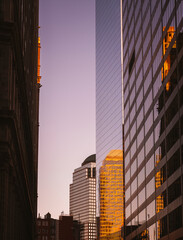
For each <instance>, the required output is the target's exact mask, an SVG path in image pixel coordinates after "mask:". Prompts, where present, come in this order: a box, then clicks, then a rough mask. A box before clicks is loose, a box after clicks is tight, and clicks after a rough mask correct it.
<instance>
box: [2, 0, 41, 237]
mask: <svg viewBox="0 0 183 240" xmlns="http://www.w3.org/2000/svg"><path fill="white" fill-rule="evenodd" d="M38 7H39V4H38V0H30V1H13V0H8V1H7V0H1V2H0V239H1V240H7V239H14V240H24V239H26V240H33V239H35V233H36V232H35V226H36V215H37V165H38V115H39V87H40V83H39V82H37V65H38V59H37V58H38Z"/></svg>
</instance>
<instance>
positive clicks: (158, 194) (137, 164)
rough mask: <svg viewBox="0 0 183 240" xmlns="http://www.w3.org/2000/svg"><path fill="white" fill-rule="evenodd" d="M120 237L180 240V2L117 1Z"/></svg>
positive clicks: (182, 55) (182, 7)
mask: <svg viewBox="0 0 183 240" xmlns="http://www.w3.org/2000/svg"><path fill="white" fill-rule="evenodd" d="M123 66H124V72H123V79H124V146H125V149H124V159H125V209H126V210H125V214H126V220H125V223H126V228H125V230H126V231H125V232H126V236H127V237H126V240H128V239H137V238H138V239H150V240H156V239H161V238H162V237H164V236H166V237H167V238H166V239H179V238H180V239H181V238H182V237H183V227H182V218H183V214H182V213H183V206H182V205H183V202H182V201H183V200H182V192H183V186H182V183H183V181H182V175H183V170H182V169H183V168H182V164H183V1H179V0H167V1H166V0H161V1H160V0H136V1H135V0H134V1H133V0H128V1H126V0H124V1H123Z"/></svg>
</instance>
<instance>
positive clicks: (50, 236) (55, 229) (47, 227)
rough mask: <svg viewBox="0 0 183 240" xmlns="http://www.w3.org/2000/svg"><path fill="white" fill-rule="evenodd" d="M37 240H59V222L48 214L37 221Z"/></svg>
mask: <svg viewBox="0 0 183 240" xmlns="http://www.w3.org/2000/svg"><path fill="white" fill-rule="evenodd" d="M37 240H60V238H59V220H56V219H53V218H52V217H51V214H50V213H47V214H46V215H45V216H44V218H43V219H42V218H41V217H40V216H39V217H38V219H37Z"/></svg>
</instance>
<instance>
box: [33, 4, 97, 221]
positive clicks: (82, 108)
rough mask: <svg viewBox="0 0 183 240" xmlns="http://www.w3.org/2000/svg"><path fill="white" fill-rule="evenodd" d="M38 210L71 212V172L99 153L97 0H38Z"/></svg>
mask: <svg viewBox="0 0 183 240" xmlns="http://www.w3.org/2000/svg"><path fill="white" fill-rule="evenodd" d="M39 12H40V14H39V18H40V21H39V24H40V27H41V28H40V37H41V75H42V79H41V84H42V88H41V90H40V132H39V176H38V213H40V214H41V216H44V215H45V214H46V213H47V212H48V211H49V212H50V213H51V214H52V217H54V218H58V217H59V215H60V213H61V211H64V213H67V214H68V213H69V184H70V183H72V173H73V171H74V169H75V168H77V167H80V165H81V163H82V162H83V161H84V159H85V158H86V157H88V156H89V155H91V154H93V153H95V151H96V150H95V0H40V6H39Z"/></svg>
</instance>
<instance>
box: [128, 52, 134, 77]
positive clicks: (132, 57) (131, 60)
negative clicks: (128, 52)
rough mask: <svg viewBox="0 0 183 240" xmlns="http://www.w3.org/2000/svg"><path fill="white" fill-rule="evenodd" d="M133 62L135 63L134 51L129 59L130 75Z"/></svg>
mask: <svg viewBox="0 0 183 240" xmlns="http://www.w3.org/2000/svg"><path fill="white" fill-rule="evenodd" d="M134 62H135V50H134V51H133V54H132V56H131V59H130V63H129V74H130V73H131V71H132V68H133V65H134Z"/></svg>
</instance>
